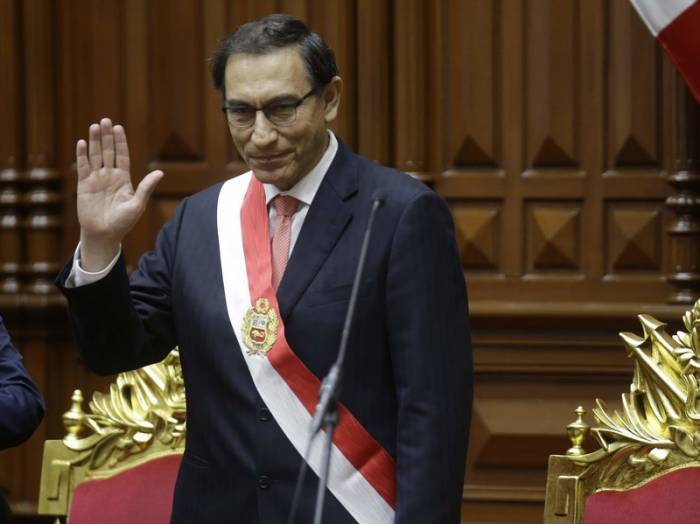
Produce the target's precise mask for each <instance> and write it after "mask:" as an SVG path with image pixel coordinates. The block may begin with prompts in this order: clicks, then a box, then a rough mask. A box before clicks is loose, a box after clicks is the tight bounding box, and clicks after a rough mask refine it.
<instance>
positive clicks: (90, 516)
mask: <svg viewBox="0 0 700 524" xmlns="http://www.w3.org/2000/svg"><path fill="white" fill-rule="evenodd" d="M181 459H182V455H181V454H176V455H170V456H167V457H161V458H157V459H153V460H150V461H148V462H146V463H144V464H141V465H139V466H136V467H133V468H131V469H128V470H126V471H123V472H121V473H118V474H116V475H114V476H112V477H109V478H105V479H96V480H87V481H85V482H82V483H81V484H79V485H78V487H77V488H75V491H74V492H73V499H72V502H71V507H70V513H69V516H68V522H69V523H70V524H95V523H97V522H99V523H100V524H169V523H170V514H171V511H172V502H173V490H174V488H175V480H176V478H177V472H178V469H179V467H180V461H181Z"/></svg>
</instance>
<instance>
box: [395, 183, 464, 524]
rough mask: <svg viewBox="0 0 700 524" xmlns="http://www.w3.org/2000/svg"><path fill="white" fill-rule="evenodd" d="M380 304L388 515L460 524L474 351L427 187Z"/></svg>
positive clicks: (440, 207)
mask: <svg viewBox="0 0 700 524" xmlns="http://www.w3.org/2000/svg"><path fill="white" fill-rule="evenodd" d="M387 305H388V311H387V318H388V322H389V338H390V341H389V342H390V350H391V355H392V363H393V367H394V376H395V381H396V390H397V400H398V406H399V412H398V422H397V424H398V427H397V449H396V454H397V456H396V482H397V507H396V522H397V523H398V524H407V523H420V524H430V523H436V524H437V523H441V524H444V523H458V522H459V521H460V518H459V514H460V505H461V500H462V486H463V483H464V464H465V455H466V448H467V436H468V429H469V420H470V416H471V404H472V353H471V342H470V335H469V326H468V307H467V295H466V289H465V284H464V274H463V271H462V268H461V264H460V261H459V257H458V254H457V248H456V244H455V237H454V227H453V224H452V217H451V215H450V212H449V210H448V208H447V206H446V204H445V203H444V201H443V200H442V199H441V198H440V197H439V196H437V195H436V194H435V193H432V192H428V193H421V194H420V195H418V197H416V198H415V199H414V200H413V201H412V202H411V203H410V204H409V205H408V206H406V208H405V210H404V212H403V214H402V216H401V218H400V220H399V223H398V225H397V229H396V232H395V236H394V240H393V244H392V251H391V258H390V264H389V271H388V280H387Z"/></svg>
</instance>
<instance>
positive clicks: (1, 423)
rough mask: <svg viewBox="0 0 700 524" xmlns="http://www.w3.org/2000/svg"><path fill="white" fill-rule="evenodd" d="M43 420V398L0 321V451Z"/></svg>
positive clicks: (14, 442)
mask: <svg viewBox="0 0 700 524" xmlns="http://www.w3.org/2000/svg"><path fill="white" fill-rule="evenodd" d="M43 417H44V399H43V398H42V397H41V393H39V390H38V389H37V387H36V386H35V385H34V382H32V379H31V378H30V377H29V374H28V373H27V370H26V369H25V368H24V366H23V365H22V357H21V356H20V354H19V352H18V351H17V350H16V349H15V347H14V346H13V345H12V342H11V341H10V336H9V334H8V333H7V330H6V329H5V326H4V325H3V322H2V318H0V449H5V448H10V447H13V446H17V445H18V444H21V443H22V442H24V441H25V440H27V439H28V438H29V437H30V436H31V435H32V433H34V430H35V429H36V428H37V426H39V424H40V423H41V419H42V418H43ZM0 514H1V512H0Z"/></svg>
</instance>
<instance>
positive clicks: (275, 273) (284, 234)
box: [272, 195, 299, 290]
mask: <svg viewBox="0 0 700 524" xmlns="http://www.w3.org/2000/svg"><path fill="white" fill-rule="evenodd" d="M272 207H274V208H275V212H276V213H277V228H276V229H275V232H274V234H273V235H272V287H273V288H274V289H275V290H277V287H278V286H279V283H280V280H282V275H284V270H285V269H287V260H289V246H290V245H291V241H292V215H293V214H294V213H295V212H296V210H297V208H298V207H299V201H298V200H297V199H296V198H294V197H293V196H289V195H277V196H276V197H275V198H273V199H272Z"/></svg>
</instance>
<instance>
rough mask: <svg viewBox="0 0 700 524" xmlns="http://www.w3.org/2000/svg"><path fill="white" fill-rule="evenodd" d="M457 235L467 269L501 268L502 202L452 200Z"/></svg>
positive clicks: (493, 269)
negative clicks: (480, 202) (467, 202)
mask: <svg viewBox="0 0 700 524" xmlns="http://www.w3.org/2000/svg"><path fill="white" fill-rule="evenodd" d="M451 209H452V216H453V218H454V222H455V237H456V239H457V249H459V255H460V258H461V260H462V265H463V266H464V268H465V269H467V270H492V271H495V270H498V268H499V249H498V243H499V238H500V230H501V227H500V224H501V213H500V204H498V203H483V204H462V203H460V204H453V205H452V206H451Z"/></svg>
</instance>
